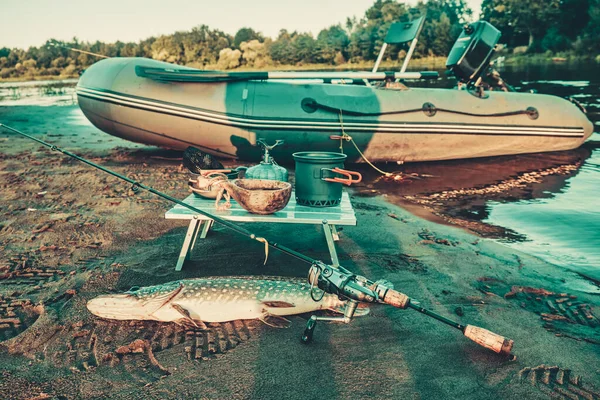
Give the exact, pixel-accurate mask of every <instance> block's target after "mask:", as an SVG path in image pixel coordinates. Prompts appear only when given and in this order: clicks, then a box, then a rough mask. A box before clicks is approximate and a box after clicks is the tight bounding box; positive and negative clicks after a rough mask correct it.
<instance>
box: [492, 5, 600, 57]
mask: <svg viewBox="0 0 600 400" xmlns="http://www.w3.org/2000/svg"><path fill="white" fill-rule="evenodd" d="M482 17H483V19H485V20H488V21H489V22H490V23H492V24H493V25H495V26H496V27H497V28H498V29H500V31H501V32H502V41H503V42H504V43H506V44H508V45H509V46H510V47H513V48H514V47H518V46H523V45H527V47H528V51H529V52H541V51H548V50H550V51H553V52H557V51H566V50H570V51H574V52H575V53H576V54H584V55H586V54H589V52H590V51H593V50H594V49H598V39H599V38H600V28H598V23H600V2H599V0H545V1H543V2H542V1H539V0H483V4H482Z"/></svg>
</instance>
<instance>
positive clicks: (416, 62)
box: [0, 53, 600, 83]
mask: <svg viewBox="0 0 600 400" xmlns="http://www.w3.org/2000/svg"><path fill="white" fill-rule="evenodd" d="M499 56H502V57H505V60H504V64H505V65H511V66H512V65H524V64H525V65H545V64H557V63H558V64H569V63H582V62H596V63H600V58H599V57H600V56H599V57H594V56H592V55H589V56H581V55H569V54H567V55H565V56H564V57H556V56H554V55H552V56H548V55H545V54H520V55H513V54H504V53H499ZM446 59H447V57H442V56H428V57H421V58H412V59H411V60H410V63H409V67H410V68H408V71H412V70H415V68H413V67H418V68H426V69H445V66H446ZM557 59H560V60H559V61H557ZM402 61H403V60H383V61H382V62H381V64H380V66H379V71H384V70H398V69H399V68H400V67H401V66H402ZM373 64H374V62H371V61H362V62H358V63H350V62H346V63H343V64H278V65H266V66H264V67H261V68H256V67H249V66H246V65H243V66H240V67H236V68H232V69H226V70H224V71H227V72H245V71H348V70H359V71H360V70H368V71H371V70H372V68H373ZM186 66H189V67H192V68H198V69H201V70H215V69H217V70H218V69H219V68H217V64H214V65H213V64H207V65H203V66H198V65H196V64H194V63H191V64H187V65H186ZM79 76H80V75H79V74H69V75H28V76H20V77H13V78H4V79H1V78H0V83H19V82H27V81H59V80H67V79H79Z"/></svg>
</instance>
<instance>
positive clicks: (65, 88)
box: [0, 79, 77, 106]
mask: <svg viewBox="0 0 600 400" xmlns="http://www.w3.org/2000/svg"><path fill="white" fill-rule="evenodd" d="M76 84H77V79H65V80H59V81H31V82H1V83H0V106H55V105H75V104H77V96H76V94H75V85H76Z"/></svg>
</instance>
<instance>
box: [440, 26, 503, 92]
mask: <svg viewBox="0 0 600 400" xmlns="http://www.w3.org/2000/svg"><path fill="white" fill-rule="evenodd" d="M499 40H500V31H499V30H498V29H496V28H495V27H494V26H493V25H492V24H490V23H488V22H486V21H477V22H475V23H473V24H467V25H465V27H464V28H463V31H462V33H461V34H460V36H459V38H458V39H457V40H456V43H454V46H452V50H450V54H449V55H448V59H447V61H446V69H448V70H449V72H450V73H451V74H453V75H454V76H455V77H456V78H457V79H458V80H459V82H460V83H462V84H464V85H466V86H467V88H469V89H476V93H474V94H476V95H477V96H479V97H484V94H483V90H484V89H495V88H499V89H501V90H505V91H508V90H510V89H511V88H510V87H509V86H508V85H506V84H505V83H504V82H503V81H502V79H501V78H500V75H499V74H498V72H496V71H488V68H489V66H490V60H491V58H492V56H493V55H494V51H495V48H496V44H497V43H498V41H499ZM484 75H485V76H484ZM484 78H490V79H491V80H492V81H493V82H492V84H489V83H488V84H487V85H486V84H484V82H483V80H484Z"/></svg>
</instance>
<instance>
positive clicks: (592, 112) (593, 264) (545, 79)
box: [484, 63, 600, 281]
mask: <svg viewBox="0 0 600 400" xmlns="http://www.w3.org/2000/svg"><path fill="white" fill-rule="evenodd" d="M599 70H600V65H599V64H597V63H592V64H591V65H575V66H571V65H568V64H565V65H550V66H545V67H528V68H527V69H521V68H519V69H513V70H510V71H505V73H504V74H503V75H505V78H506V79H508V81H509V82H511V81H513V82H518V81H521V85H520V86H521V87H522V88H523V89H535V90H537V91H538V92H540V93H548V94H555V95H558V96H563V97H564V96H571V97H573V98H576V99H577V100H578V101H579V102H581V103H582V104H583V105H584V106H585V107H586V108H587V110H588V113H589V118H590V120H592V122H594V125H595V127H596V129H595V133H594V134H593V135H592V137H591V138H590V139H589V140H588V142H587V143H586V146H587V148H589V149H590V150H591V151H590V154H589V156H588V157H587V158H586V159H585V161H584V162H583V165H582V166H581V167H580V168H579V170H578V171H577V172H576V173H575V175H574V176H572V177H570V178H568V179H566V181H565V182H564V185H563V186H562V187H561V188H559V189H558V190H556V191H555V192H553V193H550V194H549V195H548V197H545V198H532V199H521V200H516V201H506V202H489V203H488V204H487V207H488V209H489V214H488V217H487V218H486V219H485V220H484V222H487V223H490V224H495V225H500V226H503V227H507V228H510V229H512V230H514V231H516V232H519V233H520V234H522V235H524V236H525V238H524V240H520V241H514V240H513V241H510V242H509V245H511V246H514V247H517V248H519V249H520V250H523V251H525V252H527V253H531V254H535V255H537V256H539V257H541V258H543V259H545V260H547V261H550V262H552V263H555V264H559V265H562V266H565V267H568V268H570V269H573V270H576V271H580V272H582V273H585V274H586V275H588V276H591V277H594V278H595V279H597V280H598V281H600V134H598V131H600V74H598V71H599Z"/></svg>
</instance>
